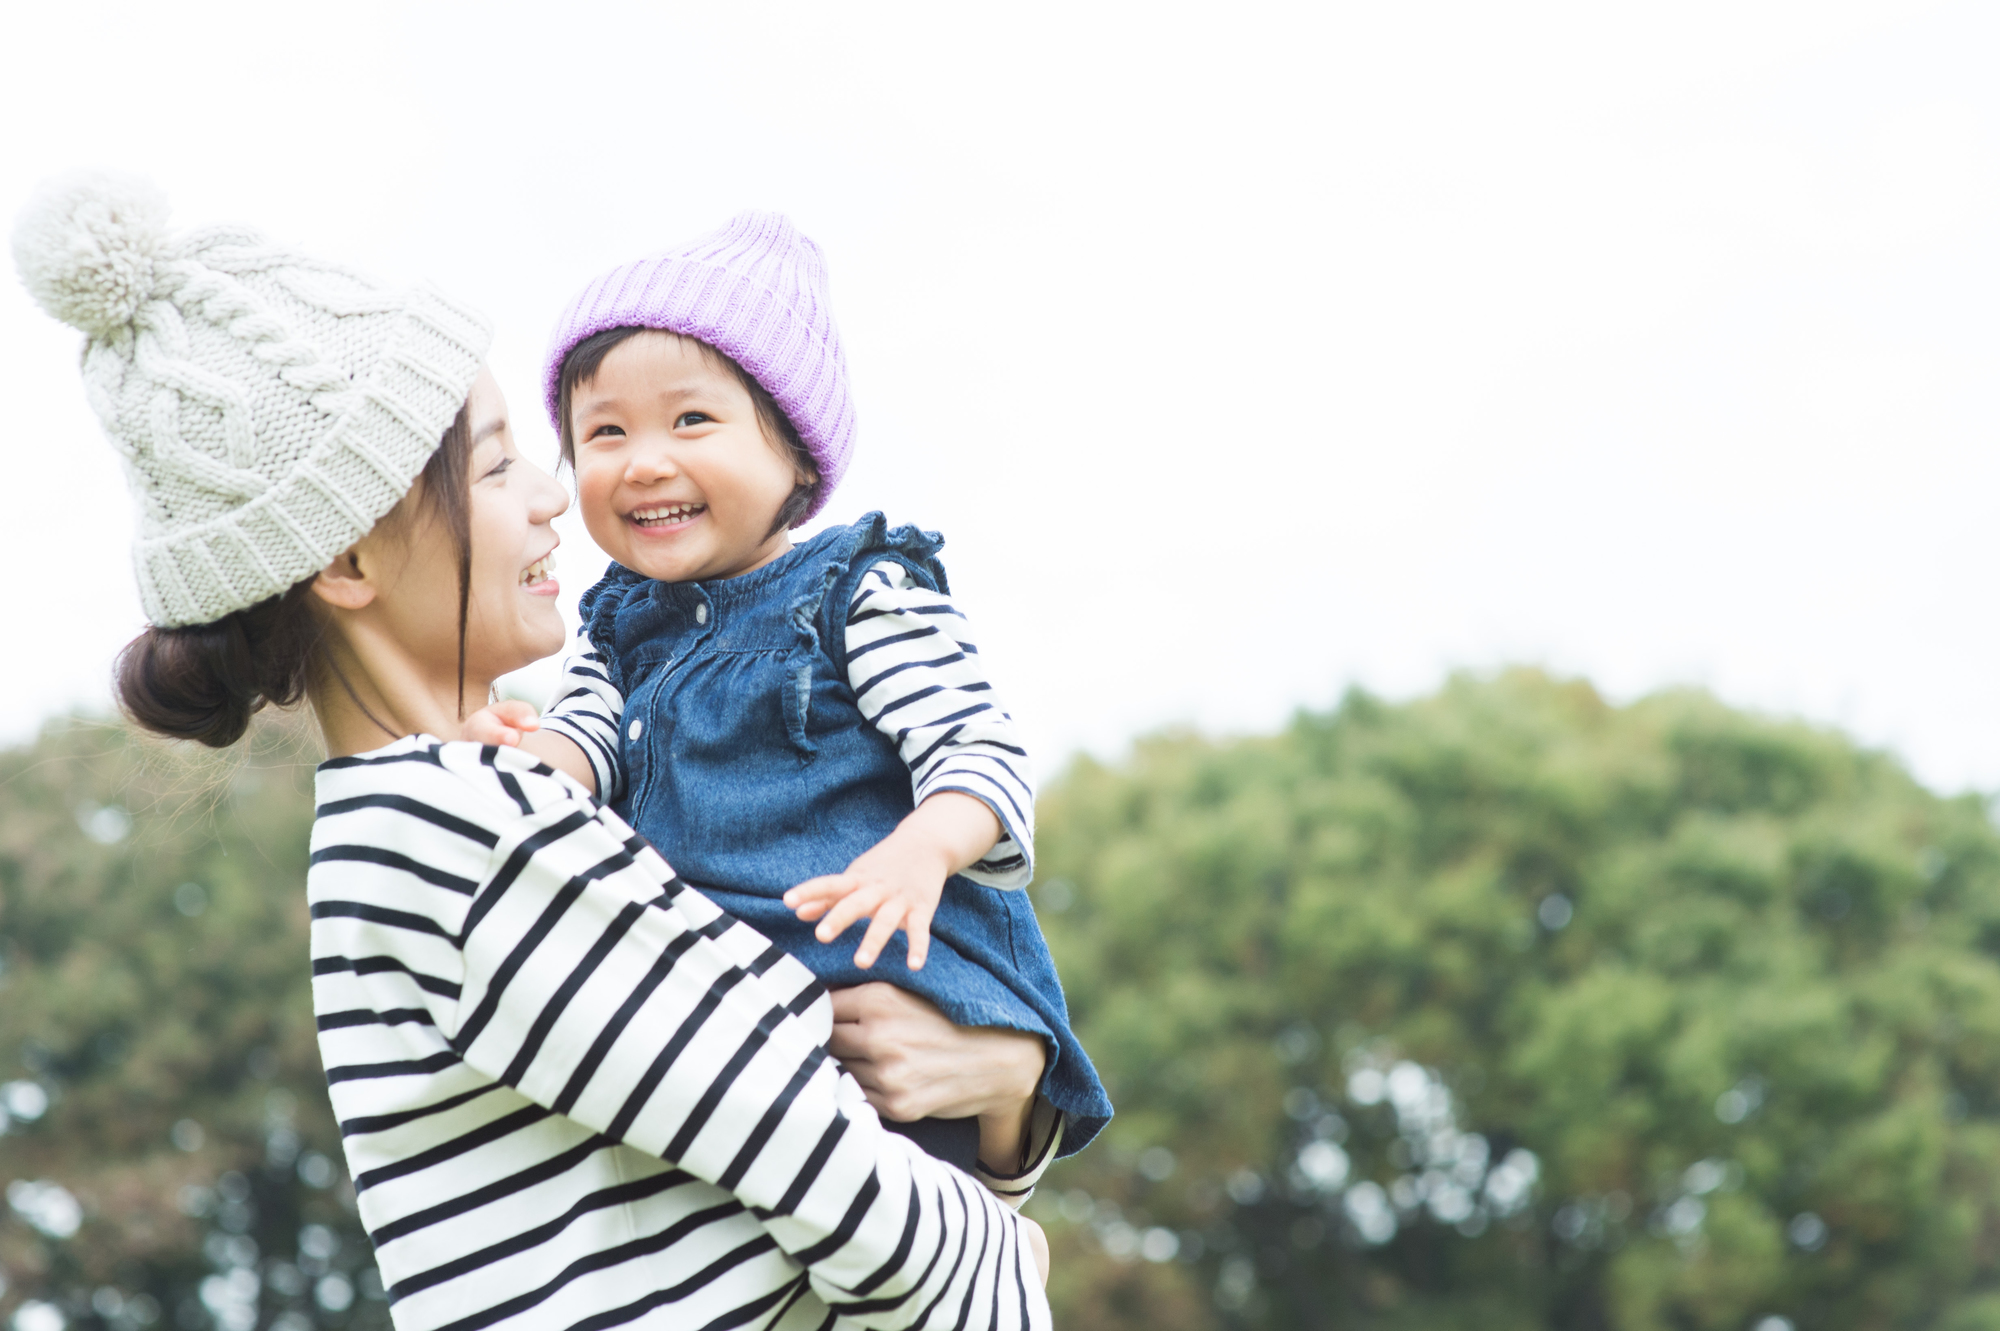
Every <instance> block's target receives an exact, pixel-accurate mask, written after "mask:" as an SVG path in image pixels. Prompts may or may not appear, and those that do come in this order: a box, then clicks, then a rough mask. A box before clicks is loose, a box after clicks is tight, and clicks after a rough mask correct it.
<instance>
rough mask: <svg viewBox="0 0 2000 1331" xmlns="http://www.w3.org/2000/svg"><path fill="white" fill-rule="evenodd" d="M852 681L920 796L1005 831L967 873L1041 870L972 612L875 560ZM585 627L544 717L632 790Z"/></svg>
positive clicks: (1010, 881) (615, 789)
mask: <svg viewBox="0 0 2000 1331" xmlns="http://www.w3.org/2000/svg"><path fill="white" fill-rule="evenodd" d="M846 645H847V683H848V687H849V688H851V689H852V690H853V691H854V697H855V701H856V703H857V705H858V706H859V707H860V709H861V715H862V716H863V717H865V718H866V719H867V721H868V723H869V724H870V725H872V726H874V727H875V728H876V729H877V730H879V731H881V732H882V733H883V734H885V735H887V736H888V737H889V738H890V739H892V740H894V741H895V742H896V751H897V752H898V753H899V754H901V755H902V759H903V762H904V764H905V765H906V766H907V767H908V768H909V769H910V785H911V794H912V795H913V797H914V802H915V803H917V804H922V803H923V802H924V800H926V799H927V798H929V797H930V796H931V795H934V794H936V793H937V792H939V791H941V790H956V791H960V792H962V793H964V794H967V795H971V796H972V797H973V798H975V799H977V800H980V801H981V802H983V803H984V804H985V805H986V806H987V807H988V808H990V809H992V810H993V813H994V816H995V817H997V818H998V819H999V820H1000V826H1001V829H1002V830H1001V837H1000V840H999V841H998V842H997V843H996V844H995V845H994V847H993V849H992V850H989V851H988V852H986V854H985V855H984V856H983V857H981V859H980V860H979V862H978V863H977V864H975V865H973V866H972V867H971V868H969V869H967V870H966V871H965V876H966V877H967V878H970V879H971V880H972V881H973V882H975V883H983V884H985V885H986V886H988V887H998V888H1006V889H1012V888H1021V887H1026V886H1027V885H1028V884H1029V882H1030V881H1032V880H1033V879H1034V876H1035V782H1034V775H1033V772H1032V771H1031V770H1030V767H1029V763H1028V751H1027V749H1026V748H1024V747H1023V746H1022V743H1021V736H1020V733H1019V730H1018V728H1017V727H1016V726H1015V724H1014V718H1013V717H1012V716H1010V715H1008V714H1007V712H1006V711H1005V710H1004V709H1003V708H1002V706H1001V705H1000V702H999V700H998V699H997V698H996V697H995V696H994V692H993V684H992V681H990V680H989V679H988V678H987V677H986V668H985V666H984V665H982V664H981V662H980V659H979V647H978V645H977V644H976V643H974V642H973V640H972V631H971V629H970V627H969V626H968V625H967V624H966V622H965V616H964V615H963V614H961V613H960V612H959V610H958V607H957V606H955V605H953V604H952V601H951V598H950V597H948V596H944V595H942V594H941V593H938V592H934V591H931V590H929V589H928V588H926V587H923V586H921V585H919V584H918V583H917V582H916V581H915V580H914V579H913V578H911V576H910V573H909V570H908V569H906V568H904V567H903V566H902V565H901V564H899V563H896V562H895V561H894V560H884V561H883V562H881V563H879V564H876V565H875V566H874V567H872V568H870V569H869V570H868V572H867V574H866V575H865V576H864V577H863V578H862V579H861V583H860V585H859V586H858V587H857V588H856V589H855V592H854V599H853V601H852V602H851V603H849V605H848V610H847V639H846ZM599 664H600V663H599V659H598V656H597V651H596V649H595V648H594V647H592V646H591V643H590V639H589V638H588V637H587V636H585V634H584V633H583V632H582V631H579V632H578V634H577V648H576V651H575V652H574V653H573V654H572V655H571V656H570V658H569V660H568V662H567V663H566V664H565V666H564V671H563V683H562V688H561V690H560V691H559V692H558V695H557V698H558V701H557V702H556V703H555V705H554V706H552V707H551V708H550V709H549V713H548V715H547V716H545V717H543V718H542V724H543V725H544V727H546V728H547V729H549V730H552V731H554V732H556V733H557V734H560V735H563V736H564V737H566V738H568V739H570V740H573V741H574V742H575V743H576V745H577V747H578V748H580V749H582V750H583V751H584V753H585V754H586V755H587V756H588V757H589V759H590V765H591V768H592V769H593V770H594V771H595V772H596V773H597V789H598V791H599V792H600V793H601V794H602V795H603V796H604V798H605V799H606V800H607V801H612V800H616V799H618V798H619V797H620V796H622V795H623V794H624V791H625V761H624V757H623V753H622V751H621V750H620V748H619V738H620V737H619V730H618V722H619V718H620V715H621V714H622V713H623V712H624V710H625V699H624V697H623V696H622V695H621V694H620V693H619V692H618V690H617V689H615V688H613V687H612V685H611V682H610V681H609V680H608V679H606V678H605V675H604V672H603V671H602V670H601V669H599Z"/></svg>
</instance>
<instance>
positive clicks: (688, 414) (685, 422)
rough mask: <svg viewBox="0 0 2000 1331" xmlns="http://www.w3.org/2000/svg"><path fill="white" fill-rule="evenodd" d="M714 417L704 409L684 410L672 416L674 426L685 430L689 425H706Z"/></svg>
mask: <svg viewBox="0 0 2000 1331" xmlns="http://www.w3.org/2000/svg"><path fill="white" fill-rule="evenodd" d="M714 419H715V418H714V417H713V416H711V415H709V414H708V413H707V412H705V411H684V412H682V413H681V414H680V415H679V416H677V417H675V418H674V428H675V429H676V430H685V429H686V428H687V427H688V426H690V425H706V424H708V423H709V422H710V421H712V420H714Z"/></svg>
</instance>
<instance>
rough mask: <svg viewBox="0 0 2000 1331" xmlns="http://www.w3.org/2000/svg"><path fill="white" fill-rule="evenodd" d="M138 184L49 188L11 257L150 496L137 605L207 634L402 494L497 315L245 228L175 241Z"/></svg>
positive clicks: (473, 368)
mask: <svg viewBox="0 0 2000 1331" xmlns="http://www.w3.org/2000/svg"><path fill="white" fill-rule="evenodd" d="M166 218H167V205H166V200H165V198H164V197H163V196H162V195H161V194H160V193H159V192H158V191H157V190H156V189H154V188H153V187H152V186H150V185H149V184H147V183H146V182H144V181H139V180H132V179H129V178H124V177H113V176H76V177H70V178H66V179H63V180H58V181H53V182H51V183H50V184H48V185H46V186H44V187H43V189H42V191H41V193H40V194H39V195H37V197H36V198H35V199H34V200H33V201H32V202H31V203H30V204H29V205H28V207H27V208H26V210H24V211H23V212H22V214H21V217H20V220H19V222H18V223H17V224H16V226H15V230H14V262H15V265H16V266H17V267H18V268H19V270H20V274H21V280H22V282H23V283H25V284H26V286H27V288H28V290H29V291H30V292H31V293H32V294H33V295H34V297H35V299H36V300H37V301H39V302H41V305H42V307H43V308H44V309H46V310H47V311H48V312H49V313H50V314H53V315H54V316H55V317H56V318H58V319H61V320H62V321H63V322H65V323H68V324H72V325H74V326H75V327H77V328H80V329H82V330H83V331H84V332H85V333H86V334H88V336H89V341H88V342H86V343H85V345H84V349H83V384H84V392H85V394H86V395H87V396H88V398H89V399H90V404H91V406H92V408H93V409H95V411H96V412H97V416H98V419H99V420H100V421H102V422H103V425H104V429H105V433H107V434H108V435H110V437H111V442H112V444H113V445H114V446H115V447H116V448H117V449H118V451H119V453H120V454H121V455H122V456H123V457H124V459H125V466H126V475H127V477H128V478H129V480H130V482H131V485H132V491H133V493H134V495H135V496H136V497H137V498H138V501H139V539H138V544H137V545H136V546H135V547H134V549H133V552H132V559H133V564H134V565H135V567H136V569H137V572H138V576H139V598H140V601H141V602H142V603H143V604H144V606H145V609H146V615H147V617H148V618H150V619H151V620H152V621H153V622H154V623H155V624H158V625H160V626H161V627H163V628H173V627H178V626H181V625H187V624H206V623H210V622H212V621H214V620H217V619H220V618H222V617H223V616H224V615H227V614H229V613H230V612H232V611H236V610H243V609H247V608H248V607H250V606H253V605H255V604H257V603H258V602H259V601H262V600H265V599H266V598H268V597H272V596H276V595H278V594H279V593H280V592H283V591H285V590H286V589H287V588H289V587H291V586H292V585H293V584H294V583H296V582H298V581H300V580H301V579H303V578H306V577H308V576H310V575H311V574H313V573H315V572H317V571H318V570H320V569H322V568H325V567H326V566H327V565H328V564H329V563H331V562H332V561H333V560H334V558H335V557H336V556H337V555H339V554H340V552H341V551H342V550H345V549H346V548H347V547H348V546H350V545H352V544H353V543H354V542H355V541H357V540H359V539H360V538H361V537H362V536H364V535H366V534H367V533H368V531H369V529H370V528H372V527H373V526H374V525H375V522H376V520H377V519H378V518H380V517H381V516H382V515H383V514H385V513H387V512H388V511H389V510H390V509H391V508H393V507H395V505H396V501H397V500H399V499H401V498H402V497H403V495H404V494H405V493H407V492H408V490H409V488H410V485H411V483H412V482H413V481H414V480H415V479H416V477H417V474H418V473H419V472H420V471H422V470H423V467H424V463H425V462H426V461H427V460H428V459H429V458H430V456H431V454H432V453H433V452H435V451H436V449H437V446H438V442H439V440H440V439H441V438H442V437H443V435H444V431H445V429H446V427H448V426H449V425H450V424H451V422H452V418H453V417H454V416H456V415H457V414H458V410H459V408H460V406H462V405H463V404H464V402H465V399H466V396H467V394H468V393H470V392H471V390H472V381H473V380H474V379H475V378H476V377H478V374H479V366H480V362H481V360H482V358H483V357H484V356H485V354H486V347H487V344H488V342H489V341H490V340H491V337H492V330H491V327H490V326H489V325H488V324H487V322H486V320H485V319H484V318H482V317H481V316H479V315H478V314H475V313H473V312H472V311H471V310H468V309H467V308H465V307H464V306H462V305H459V304H457V303H456V302H454V301H452V300H449V299H447V298H446V297H444V296H442V295H440V294H439V293H437V292H436V291H433V290H431V289H430V288H428V287H424V286H418V287H415V288H412V289H410V290H407V291H395V290H390V289H388V288H385V287H382V286H380V285H377V284H376V283H374V282H372V281H370V280H369V279H367V278H365V277H362V276H360V275H359V274H356V273H353V272H350V271H348V270H347V269H345V268H340V267H336V266H335V265H333V264H328V263H322V262H320V261H318V260H316V259H310V258H307V257H306V256H305V255H303V254H299V253H296V252H294V251H291V250H287V249H284V248H281V247H279V246H276V245H273V244H271V243H270V242H268V241H266V240H265V239H264V238H263V237H262V236H260V235H258V234H257V233H256V232H254V231H250V230H246V229H244V228H242V227H234V226H222V227H211V228H208V229H205V230H201V231H194V232H187V233H183V234H180V235H169V234H168V233H167V230H166Z"/></svg>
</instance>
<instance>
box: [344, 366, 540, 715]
mask: <svg viewBox="0 0 2000 1331" xmlns="http://www.w3.org/2000/svg"><path fill="white" fill-rule="evenodd" d="M468 403H469V405H470V413H469V416H470V421H471V426H472V453H471V458H470V465H469V467H468V469H467V471H468V479H469V481H470V488H469V492H468V493H469V500H470V503H469V511H470V517H471V529H472V576H471V579H470V582H469V590H470V596H469V599H468V605H467V612H466V632H465V680H466V706H467V708H468V709H470V708H475V707H480V706H484V705H485V702H486V694H485V689H486V686H487V685H488V684H490V683H491V682H492V681H493V680H494V679H496V678H498V677H499V676H501V675H504V674H506V673H507V672H508V671H510V670H518V669H520V668H521V667H522V666H524V665H527V664H529V663H530V662H533V661H539V660H541V659H542V658H543V657H545V656H548V655H550V654H551V653H553V652H556V651H558V650H560V649H561V647H562V645H563V637H564V634H563V624H562V615H561V613H560V612H559V611H558V610H557V609H556V593H557V591H559V590H560V587H559V585H558V584H557V582H556V580H555V577H554V576H553V573H552V569H553V565H554V562H555V561H554V558H553V556H554V554H555V548H556V546H557V544H558V543H559V540H560V538H559V537H557V535H556V533H555V529H554V528H553V527H552V526H550V523H551V522H552V521H553V520H554V519H555V517H556V516H557V515H558V514H559V513H561V512H562V511H563V510H564V509H566V508H568V507H569V496H568V494H566V493H565V492H564V491H563V488H562V487H561V486H560V485H558V484H556V482H555V480H554V479H553V478H552V477H550V476H549V474H548V473H547V472H545V471H543V470H542V469H541V468H539V467H537V466H535V465H534V464H533V463H532V462H529V461H528V460H527V459H526V458H524V457H522V456H521V454H520V452H519V450H518V449H517V448H516V447H515V444H514V433H513V431H512V429H511V428H509V425H508V421H507V402H506V399H505V398H503V397H502V396H501V394H500V386H499V385H498V384H497V383H495V382H494V380H493V376H492V374H491V373H490V372H488V371H487V370H485V369H483V368H482V369H481V370H480V372H479V379H478V381H477V382H476V383H475V384H474V385H473V387H472V393H471V396H470V398H469V399H468ZM371 546H372V547H374V548H373V549H371V548H370V547H371ZM356 553H357V555H359V556H360V558H361V560H362V566H363V568H364V569H365V570H368V571H369V572H370V574H371V578H372V580H374V581H375V582H376V594H375V597H374V604H373V605H372V606H371V607H370V608H371V610H372V612H373V613H374V614H375V615H376V616H378V617H379V626H380V629H381V631H382V632H383V633H384V634H385V635H386V636H388V637H389V638H390V639H392V640H393V641H395V642H397V643H399V644H401V646H402V647H403V649H404V651H405V652H406V653H407V654H408V656H409V657H410V658H411V659H414V660H416V661H417V662H419V663H421V667H422V669H423V671H424V673H425V674H426V675H427V676H429V677H430V678H431V679H432V681H433V683H434V684H443V683H444V682H446V681H449V682H450V683H451V684H452V685H453V686H455V683H456V679H457V675H458V551H457V547H456V545H455V543H454V542H453V540H452V536H451V531H450V529H449V527H448V526H447V525H446V522H445V518H444V516H443V514H441V513H439V512H437V511H436V509H435V507H434V506H433V505H431V504H430V503H429V502H428V501H427V497H426V496H425V495H424V493H423V487H422V486H421V484H420V485H419V486H418V487H417V488H415V489H413V490H411V492H410V493H409V494H408V495H407V496H406V497H405V498H404V500H403V502H402V504H401V505H399V506H398V507H397V509H396V510H395V512H394V513H393V514H392V515H391V520H388V521H384V522H382V523H378V524H377V526H376V529H375V530H374V531H372V532H370V533H369V534H368V536H366V537H365V538H363V540H362V541H361V543H360V544H359V545H358V546H357V547H356Z"/></svg>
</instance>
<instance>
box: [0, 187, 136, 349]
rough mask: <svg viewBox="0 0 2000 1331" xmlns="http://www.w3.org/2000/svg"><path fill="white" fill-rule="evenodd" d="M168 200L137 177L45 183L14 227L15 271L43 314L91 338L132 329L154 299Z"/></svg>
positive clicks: (22, 212) (22, 211)
mask: <svg viewBox="0 0 2000 1331" xmlns="http://www.w3.org/2000/svg"><path fill="white" fill-rule="evenodd" d="M166 226H167V198H166V195H164V194H162V193H161V192H160V191H159V189H158V188H157V187H155V186H154V185H153V184H152V183H151V182H150V181H146V180H141V179H139V178H137V177H135V176H121V175H109V174H103V173H90V174H80V175H72V176H63V177H59V178H57V179H55V180H51V181H48V182H46V183H45V184H44V185H43V186H42V187H41V189H39V190H38V191H36V193H35V196H34V197H33V198H32V199H30V200H29V202H28V206H27V207H26V208H24V209H22V210H21V216H20V219H19V220H18V221H16V222H15V224H14V266H15V267H16V268H17V269H18V270H19V271H20V274H21V282H22V284H23V285H25V286H26V287H27V288H28V292H29V294H30V295H32V296H34V298H35V299H36V301H38V302H39V303H40V304H41V307H42V308H43V309H45V310H47V311H48V312H49V313H50V314H53V315H54V316H55V317H56V318H58V319H60V320H62V321H63V322H64V323H66V324H70V325H72V326H74V327H77V328H81V329H82V330H83V331H84V332H86V333H88V334H90V335H91V336H92V337H103V336H105V335H106V334H108V333H110V332H111V331H112V330H113V329H116V328H120V327H122V326H124V325H125V324H129V323H131V322H132V319H133V317H134V316H135V315H137V314H138V312H139V308H140V307H141V306H142V305H144V304H145V303H146V302H147V301H149V300H151V299H152V298H153V294H154V292H155V290H156V288H157V284H158V281H159V257H160V254H161V251H162V250H163V249H164V248H165V246H166V239H167V231H166Z"/></svg>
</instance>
